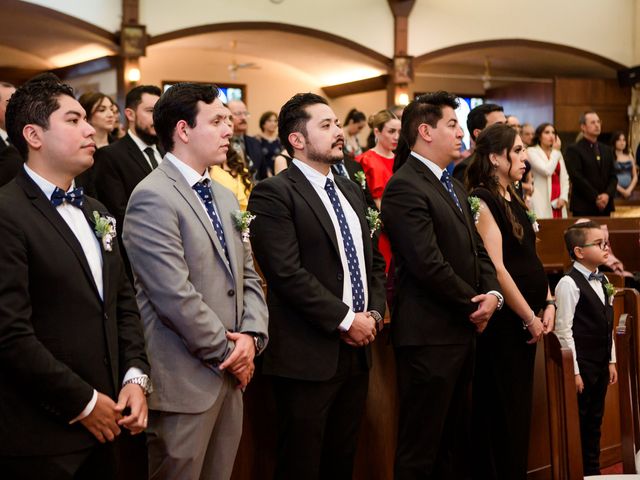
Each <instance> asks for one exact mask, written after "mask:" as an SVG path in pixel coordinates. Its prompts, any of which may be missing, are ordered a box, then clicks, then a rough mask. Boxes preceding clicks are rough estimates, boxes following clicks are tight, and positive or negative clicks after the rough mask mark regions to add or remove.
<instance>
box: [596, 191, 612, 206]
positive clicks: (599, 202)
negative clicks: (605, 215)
mask: <svg viewBox="0 0 640 480" xmlns="http://www.w3.org/2000/svg"><path fill="white" fill-rule="evenodd" d="M608 203H609V195H608V194H606V193H601V194H600V195H598V196H597V197H596V207H597V208H598V210H604V209H605V207H606V206H607V204H608Z"/></svg>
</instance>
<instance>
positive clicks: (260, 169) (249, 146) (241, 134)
mask: <svg viewBox="0 0 640 480" xmlns="http://www.w3.org/2000/svg"><path fill="white" fill-rule="evenodd" d="M228 107H229V110H230V111H231V118H232V120H233V137H231V146H232V147H233V148H234V149H235V151H236V152H238V155H240V156H241V157H242V159H243V160H244V163H245V165H246V166H247V168H248V169H249V170H250V171H251V173H252V174H253V176H254V178H255V179H256V180H263V179H265V178H267V172H268V171H269V170H271V172H272V173H273V165H267V161H266V160H265V158H264V154H263V153H262V146H261V145H260V142H259V141H258V139H257V138H254V137H251V136H249V135H247V129H248V128H249V124H248V123H247V119H248V118H249V112H247V106H246V105H245V103H244V102H243V101H242V100H231V101H230V102H229V103H228Z"/></svg>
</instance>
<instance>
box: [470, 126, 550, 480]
mask: <svg viewBox="0 0 640 480" xmlns="http://www.w3.org/2000/svg"><path fill="white" fill-rule="evenodd" d="M526 158H527V157H526V150H525V146H524V145H523V143H522V140H521V139H520V136H519V135H518V133H517V132H516V131H515V130H514V129H512V128H511V127H509V126H507V125H501V124H496V125H492V126H490V127H488V128H486V129H485V130H484V131H483V132H482V133H481V134H480V135H479V136H478V139H477V142H476V150H475V160H474V161H473V162H472V163H471V164H470V165H469V167H468V169H467V188H468V189H469V190H470V191H471V194H470V195H471V196H470V200H469V201H470V203H471V204H472V210H473V211H474V214H475V218H476V227H477V229H478V233H480V236H481V237H482V240H483V242H484V245H485V247H486V249H487V252H488V253H489V256H490V257H491V260H492V261H493V263H494V265H495V267H496V272H497V275H498V281H499V282H500V286H501V288H502V293H503V295H504V299H505V305H504V306H503V307H502V309H501V310H500V311H496V313H495V314H494V315H493V317H492V318H491V320H490V321H489V324H488V325H487V328H486V329H485V331H484V332H483V333H482V334H481V335H480V336H479V337H478V343H477V354H476V355H477V356H476V372H475V378H474V384H473V424H472V435H473V445H474V455H473V456H474V463H473V465H474V468H473V470H474V478H477V479H483V480H487V479H500V480H519V479H522V480H525V479H526V478H527V456H528V447H529V426H530V423H531V404H532V394H533V369H534V361H535V354H536V346H537V342H538V341H539V340H540V339H541V338H542V335H543V334H545V333H547V332H550V331H552V330H553V324H554V319H555V306H554V302H553V298H552V297H551V293H550V291H549V285H548V282H547V276H546V274H545V272H544V268H543V267H542V263H541V262H540V259H539V258H538V256H537V254H536V247H535V243H536V236H535V231H534V227H537V224H535V225H534V223H535V218H534V217H532V214H530V213H528V211H527V208H526V207H525V205H524V203H523V201H522V199H521V198H520V197H519V196H518V195H517V194H516V193H515V190H514V188H513V182H515V181H519V180H520V179H521V178H522V176H523V174H524V172H525V169H526V166H525V160H526ZM473 197H475V198H473Z"/></svg>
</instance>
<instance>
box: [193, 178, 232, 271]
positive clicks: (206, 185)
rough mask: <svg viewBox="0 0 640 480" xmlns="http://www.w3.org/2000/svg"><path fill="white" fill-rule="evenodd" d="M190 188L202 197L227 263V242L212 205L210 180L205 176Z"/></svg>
mask: <svg viewBox="0 0 640 480" xmlns="http://www.w3.org/2000/svg"><path fill="white" fill-rule="evenodd" d="M192 188H193V189H194V190H195V191H196V193H197V194H198V196H199V197H200V198H201V199H202V203H204V206H205V208H206V209H207V213H208V214H209V218H210V219H211V223H212V224H213V229H214V230H215V231H216V237H218V240H220V245H222V249H223V250H224V254H225V256H226V257H227V263H228V262H229V252H228V251H227V242H226V241H225V239H224V230H223V229H222V224H221V223H220V219H219V218H218V214H217V213H216V209H215V208H214V207H213V193H212V192H211V181H210V180H209V179H208V178H205V179H204V180H201V181H200V182H198V183H196V184H195V185H194V186H193V187H192Z"/></svg>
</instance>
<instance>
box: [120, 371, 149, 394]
mask: <svg viewBox="0 0 640 480" xmlns="http://www.w3.org/2000/svg"><path fill="white" fill-rule="evenodd" d="M129 383H133V384H135V385H139V386H140V388H142V391H143V392H144V395H145V397H148V396H149V395H151V394H152V393H153V385H152V383H151V379H150V378H149V377H148V376H146V375H143V376H141V377H133V378H130V379H129V380H127V381H126V382H124V383H123V384H122V386H123V387H124V386H125V385H128V384H129Z"/></svg>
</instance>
